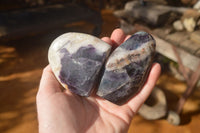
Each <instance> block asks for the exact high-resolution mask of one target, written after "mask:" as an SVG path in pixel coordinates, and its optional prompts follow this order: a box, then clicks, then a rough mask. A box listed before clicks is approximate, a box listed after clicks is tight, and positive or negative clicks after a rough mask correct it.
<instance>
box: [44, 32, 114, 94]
mask: <svg viewBox="0 0 200 133" xmlns="http://www.w3.org/2000/svg"><path fill="white" fill-rule="evenodd" d="M110 50H111V46H110V45H108V44H107V43H105V42H104V41H102V40H100V39H98V38H96V37H94V36H91V35H88V34H83V33H74V32H71V33H66V34H63V35H61V36H59V37H58V38H56V39H55V40H54V41H53V42H52V44H51V46H50V48H49V53H48V59H49V63H50V65H51V67H52V70H53V72H54V74H55V76H56V78H57V79H58V81H59V82H60V83H61V84H62V86H63V87H64V88H68V89H69V90H70V91H71V92H73V93H75V94H78V95H80V96H89V95H90V93H91V92H92V90H93V89H94V87H95V86H96V85H97V83H96V82H97V78H98V77H99V73H100V70H101V68H102V65H103V64H104V62H105V60H106V58H107V57H108V55H109V53H110Z"/></svg>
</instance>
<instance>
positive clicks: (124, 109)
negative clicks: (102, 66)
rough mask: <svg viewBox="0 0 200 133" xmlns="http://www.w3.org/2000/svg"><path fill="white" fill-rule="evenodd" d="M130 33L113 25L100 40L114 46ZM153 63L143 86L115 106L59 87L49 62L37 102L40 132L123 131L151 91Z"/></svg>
mask: <svg viewBox="0 0 200 133" xmlns="http://www.w3.org/2000/svg"><path fill="white" fill-rule="evenodd" d="M129 37H130V36H129V35H128V36H126V35H125V34H124V32H123V31H122V30H121V29H116V30H114V31H113V33H112V34H111V37H103V38H102V40H103V41H105V42H107V43H109V44H110V45H112V46H113V47H117V46H118V45H120V44H121V43H122V42H124V41H125V40H126V39H127V38H129ZM160 71H161V68H160V65H159V64H158V63H154V64H153V66H152V68H151V71H150V74H149V77H148V79H147V81H146V83H145V85H144V86H143V88H142V90H141V91H140V92H139V93H138V94H137V95H136V96H134V97H133V98H131V99H130V100H129V101H128V102H127V103H125V104H123V105H121V106H118V105H115V104H113V103H111V102H109V101H107V100H104V99H102V98H100V97H98V96H97V95H95V94H93V95H91V96H90V97H80V96H78V95H75V94H72V93H71V92H70V91H68V90H64V91H62V89H63V88H62V87H61V86H60V84H59V82H58V81H57V80H56V78H55V77H54V74H53V72H52V70H51V67H50V66H49V65H48V66H47V67H46V68H44V70H43V74H42V78H41V81H40V86H39V90H38V93H37V98H36V103H37V112H38V122H39V132H40V133H55V132H56V133H68V132H69V133H83V132H86V133H97V132H104V133H125V132H127V131H128V128H129V125H130V123H131V120H132V118H133V117H134V115H135V114H136V113H137V111H138V109H139V108H140V106H141V105H142V104H143V103H144V101H145V100H146V99H147V98H148V96H149V95H150V93H151V91H152V89H153V88H154V86H155V83H156V81H157V79H158V77H159V75H160Z"/></svg>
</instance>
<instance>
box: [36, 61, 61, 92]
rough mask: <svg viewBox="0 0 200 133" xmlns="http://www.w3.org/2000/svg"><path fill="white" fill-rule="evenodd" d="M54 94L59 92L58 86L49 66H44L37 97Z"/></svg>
mask: <svg viewBox="0 0 200 133" xmlns="http://www.w3.org/2000/svg"><path fill="white" fill-rule="evenodd" d="M56 92H61V89H60V84H59V82H58V81H57V79H56V77H55V76H54V74H53V72H52V69H51V67H50V65H48V66H46V67H45V68H44V70H43V73H42V78H41V80H40V85H39V90H38V94H39V95H51V94H53V93H56Z"/></svg>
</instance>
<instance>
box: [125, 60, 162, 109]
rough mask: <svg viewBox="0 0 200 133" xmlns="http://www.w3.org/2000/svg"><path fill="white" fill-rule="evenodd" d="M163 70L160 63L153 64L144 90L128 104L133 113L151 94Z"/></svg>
mask: <svg viewBox="0 0 200 133" xmlns="http://www.w3.org/2000/svg"><path fill="white" fill-rule="evenodd" d="M160 72H161V67H160V64H158V63H155V64H153V66H152V68H151V71H150V73H149V76H148V78H147V81H146V83H145V84H144V86H143V88H142V90H141V91H140V92H139V93H138V94H137V95H136V96H135V97H133V98H132V99H131V100H130V101H129V102H128V103H127V104H128V106H129V108H130V109H131V110H132V112H133V113H136V112H137V111H138V109H139V108H140V106H141V105H142V104H143V103H144V102H145V100H146V99H147V98H148V96H149V95H150V94H151V92H152V90H153V88H154V86H155V84H156V81H157V80H158V78H159V75H160Z"/></svg>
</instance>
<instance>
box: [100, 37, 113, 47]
mask: <svg viewBox="0 0 200 133" xmlns="http://www.w3.org/2000/svg"><path fill="white" fill-rule="evenodd" d="M101 40H103V41H104V42H106V43H108V44H110V45H111V46H113V42H112V40H111V39H110V38H109V37H103V38H101Z"/></svg>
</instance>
